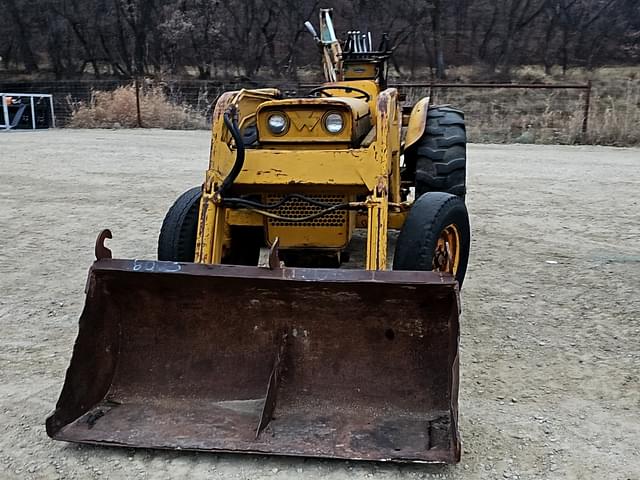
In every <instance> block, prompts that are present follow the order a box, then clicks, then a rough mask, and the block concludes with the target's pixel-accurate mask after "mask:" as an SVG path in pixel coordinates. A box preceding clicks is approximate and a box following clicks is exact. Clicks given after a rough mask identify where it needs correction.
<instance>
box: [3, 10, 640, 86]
mask: <svg viewBox="0 0 640 480" xmlns="http://www.w3.org/2000/svg"><path fill="white" fill-rule="evenodd" d="M321 7H323V8H324V7H332V8H334V19H335V24H336V30H337V31H338V34H339V35H340V34H344V33H345V32H346V31H347V30H353V29H357V30H361V31H371V32H372V33H373V35H374V38H378V39H379V38H380V34H381V33H382V32H387V33H389V35H390V38H391V41H392V44H393V45H394V46H395V54H394V58H393V65H392V68H393V69H394V70H395V71H396V72H397V73H399V74H400V75H402V76H404V77H407V78H424V77H426V76H433V77H436V78H445V77H446V72H447V68H448V67H449V66H451V65H467V64H481V65H484V66H486V67H487V68H488V69H489V70H490V71H491V72H497V73H505V74H508V73H509V71H510V69H511V68H513V67H514V66H517V65H522V64H541V65H544V67H545V69H546V70H547V71H550V70H551V68H553V67H554V66H561V67H562V68H563V69H564V70H566V69H567V68H570V67H574V66H581V67H586V68H595V67H598V66H601V65H604V64H611V63H614V64H634V63H635V64H637V63H638V62H639V60H640V6H639V4H638V0H449V1H445V0H401V1H399V0H352V1H349V0H323V1H322V2H321V1H320V0H0V34H1V35H0V37H1V38H2V39H3V41H2V42H0V57H1V60H0V62H1V65H2V68H3V69H4V70H5V71H8V72H14V73H15V72H23V73H25V74H38V75H46V76H49V75H50V76H52V77H55V78H57V79H64V78H79V77H96V78H104V77H108V78H112V77H123V78H130V77H132V76H137V75H157V76H162V75H174V76H186V77H188V76H196V77H198V78H201V79H210V78H231V77H240V78H242V77H247V78H255V77H263V78H272V77H273V78H291V79H295V78H298V76H299V74H300V71H301V69H302V68H305V67H307V66H309V65H313V66H315V65H317V63H318V61H319V56H318V53H317V49H316V46H315V45H314V42H313V40H312V38H311V37H310V35H308V34H307V32H306V30H305V29H304V27H303V24H304V21H305V20H312V21H313V22H314V23H317V14H318V10H319V8H321Z"/></svg>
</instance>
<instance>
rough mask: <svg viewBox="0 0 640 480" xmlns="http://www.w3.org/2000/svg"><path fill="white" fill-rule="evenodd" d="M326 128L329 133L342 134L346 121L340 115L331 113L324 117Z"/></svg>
mask: <svg viewBox="0 0 640 480" xmlns="http://www.w3.org/2000/svg"><path fill="white" fill-rule="evenodd" d="M324 127H325V128H326V129H327V132H329V133H340V132H341V131H342V129H343V128H344V120H343V119H342V115H340V114H339V113H330V114H329V115H327V116H326V117H324Z"/></svg>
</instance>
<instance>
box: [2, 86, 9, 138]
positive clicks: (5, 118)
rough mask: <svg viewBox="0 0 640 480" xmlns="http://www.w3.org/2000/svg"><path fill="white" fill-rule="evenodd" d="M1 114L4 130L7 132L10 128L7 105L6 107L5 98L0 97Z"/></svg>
mask: <svg viewBox="0 0 640 480" xmlns="http://www.w3.org/2000/svg"><path fill="white" fill-rule="evenodd" d="M1 98H2V112H3V113H4V128H5V130H9V129H10V128H11V122H10V121H9V105H7V97H5V96H4V95H2V97H1Z"/></svg>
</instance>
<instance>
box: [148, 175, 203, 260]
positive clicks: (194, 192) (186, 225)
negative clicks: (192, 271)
mask: <svg viewBox="0 0 640 480" xmlns="http://www.w3.org/2000/svg"><path fill="white" fill-rule="evenodd" d="M201 197H202V188H201V187H194V188H192V189H190V190H187V191H186V192H184V193H183V194H182V195H180V196H179V197H178V199H177V200H176V201H175V202H174V204H173V205H172V206H171V208H170V209H169V211H168V212H167V215H166V216H165V217H164V221H163V222H162V228H161V229H160V237H159V238H158V260H165V261H171V262H193V260H194V258H195V255H196V236H197V232H198V212H199V209H200V198H201Z"/></svg>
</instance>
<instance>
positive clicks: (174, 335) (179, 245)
mask: <svg viewBox="0 0 640 480" xmlns="http://www.w3.org/2000/svg"><path fill="white" fill-rule="evenodd" d="M307 28H308V29H309V30H310V32H311V33H312V34H313V36H314V38H315V39H316V41H317V43H318V45H319V46H320V48H321V51H322V55H323V58H324V62H323V63H324V73H325V77H326V82H325V83H324V84H322V85H321V86H320V87H318V88H315V89H312V90H311V91H310V92H309V93H308V95H305V96H303V97H296V98H286V97H284V96H283V95H282V93H281V92H280V91H279V90H277V89H273V88H265V89H251V90H239V91H233V92H228V93H225V94H223V95H222V96H221V97H220V98H219V99H218V101H217V103H216V106H215V111H214V114H213V126H212V144H211V155H210V162H209V168H208V170H207V172H206V176H205V180H204V183H203V185H202V186H201V187H196V188H193V189H191V190H189V191H187V192H186V193H184V194H183V195H182V196H180V197H179V198H178V200H177V201H176V202H175V203H174V205H173V206H172V207H171V208H170V210H169V212H168V213H167V216H166V218H165V220H164V223H163V225H162V229H161V233H160V238H159V245H158V261H155V260H118V259H113V258H111V252H110V250H108V249H107V248H106V247H105V246H104V244H103V242H104V239H105V238H111V234H110V232H109V231H104V232H102V233H101V235H100V236H99V238H98V241H97V242H96V258H97V260H96V262H95V263H94V264H93V266H92V267H91V270H90V272H89V278H88V281H87V288H86V294H87V297H86V304H85V308H84V311H83V313H82V316H81V318H80V331H79V335H78V339H77V341H76V345H75V348H74V352H73V357H72V360H71V365H70V367H69V369H68V371H67V376H66V380H65V384H64V386H63V390H62V393H61V395H60V399H59V400H58V403H57V406H56V410H55V411H54V412H53V413H52V414H51V416H50V417H49V418H48V419H47V433H48V434H49V435H50V436H51V437H53V438H54V439H59V440H65V441H71V442H81V443H94V444H106V445H122V446H130V447H147V448H149V447H151V448H171V449H190V450H203V451H218V452H248V453H262V454H276V455H300V456H312V457H331V458H344V459H362V460H381V461H400V462H447V463H453V462H457V461H458V460H459V457H460V440H459V434H458V427H457V422H458V406H457V395H458V337H459V324H458V317H459V295H458V292H459V289H458V287H459V285H460V284H462V281H463V278H464V275H465V271H466V267H467V260H468V255H469V244H470V229H469V221H468V215H467V210H466V207H465V203H464V196H465V169H466V150H465V148H466V147H465V141H466V138H465V126H464V117H463V114H462V112H460V111H459V110H456V109H453V108H451V107H447V106H441V107H435V106H431V105H429V99H428V98H424V99H422V100H420V101H418V102H417V103H416V104H415V105H414V106H413V107H412V108H411V109H407V110H406V111H405V110H404V109H403V108H402V106H401V102H400V99H399V95H398V92H397V90H396V89H394V88H387V85H386V83H387V68H386V63H387V60H388V58H389V56H390V54H391V49H390V48H389V45H388V40H387V38H386V37H385V36H383V38H382V41H381V42H380V46H379V47H378V48H374V47H373V44H372V38H371V34H363V33H361V32H349V33H348V36H347V39H346V41H345V42H342V43H341V42H339V41H338V40H337V39H336V35H335V32H334V28H333V22H332V17H331V10H327V9H323V10H321V12H320V35H317V34H316V31H315V29H314V28H313V26H311V24H309V23H307ZM390 230H398V231H399V232H400V233H399V235H398V236H397V241H396V245H395V251H394V254H393V269H390V268H388V267H389V266H390V265H388V258H389V257H390V255H388V252H387V245H388V243H389V235H388V232H389V231H390ZM354 232H355V233H356V234H355V235H354ZM358 236H359V238H363V237H366V242H365V243H366V247H365V246H364V245H363V242H360V245H361V246H362V248H363V250H364V252H362V253H361V255H360V256H361V258H364V268H353V267H354V266H353V265H349V264H350V263H353V262H349V261H348V260H349V255H350V254H353V253H354V248H355V247H354V246H357V244H358V242H357V241H355V240H356V239H357V238H356V237H358ZM353 256H354V257H355V255H353ZM345 264H346V265H345ZM345 266H349V267H351V268H344V267H345ZM341 267H342V268H341Z"/></svg>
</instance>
